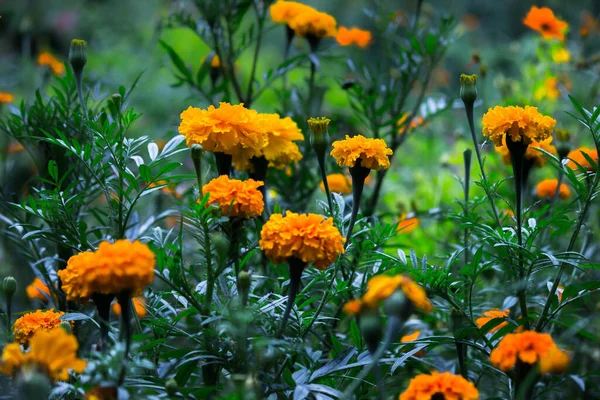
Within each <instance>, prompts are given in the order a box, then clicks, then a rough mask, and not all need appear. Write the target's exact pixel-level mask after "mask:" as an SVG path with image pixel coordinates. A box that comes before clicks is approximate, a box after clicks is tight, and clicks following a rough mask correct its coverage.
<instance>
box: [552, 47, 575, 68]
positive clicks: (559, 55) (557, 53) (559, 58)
mask: <svg viewBox="0 0 600 400" xmlns="http://www.w3.org/2000/svg"><path fill="white" fill-rule="evenodd" d="M570 60H571V53H570V52H569V50H567V49H565V48H564V47H559V48H557V49H554V50H553V51H552V61H554V62H555V63H558V64H561V63H567V62H569V61H570Z"/></svg>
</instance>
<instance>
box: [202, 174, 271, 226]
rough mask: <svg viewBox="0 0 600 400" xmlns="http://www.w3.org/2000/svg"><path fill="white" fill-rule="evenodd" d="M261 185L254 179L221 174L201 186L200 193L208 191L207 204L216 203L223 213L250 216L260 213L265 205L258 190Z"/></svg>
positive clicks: (260, 182)
mask: <svg viewBox="0 0 600 400" xmlns="http://www.w3.org/2000/svg"><path fill="white" fill-rule="evenodd" d="M263 185H264V182H262V181H255V180H254V179H248V180H246V181H240V180H237V179H230V178H229V177H228V176H227V175H221V176H219V177H218V178H215V179H213V180H212V181H210V182H208V183H207V184H206V185H204V186H203V187H202V195H203V196H206V194H207V193H209V194H210V196H209V198H208V203H207V204H217V205H218V206H219V208H220V209H221V213H222V214H223V215H229V216H230V217H244V218H252V217H256V216H259V215H261V214H262V212H263V209H264V207H265V203H264V201H263V195H262V193H261V192H260V190H258V188H259V187H261V186H263Z"/></svg>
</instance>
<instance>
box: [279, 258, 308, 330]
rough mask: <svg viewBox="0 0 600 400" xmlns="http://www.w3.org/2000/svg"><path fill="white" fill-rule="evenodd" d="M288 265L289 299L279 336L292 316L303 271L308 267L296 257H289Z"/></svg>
mask: <svg viewBox="0 0 600 400" xmlns="http://www.w3.org/2000/svg"><path fill="white" fill-rule="evenodd" d="M288 265H289V269H290V285H289V289H288V300H287V305H286V307H285V312H284V313H283V317H282V318H281V325H280V326H279V330H278V331H277V334H276V337H277V338H280V337H281V335H282V334H283V331H284V329H285V326H286V325H287V321H288V319H289V317H290V312H291V311H292V307H293V306H294V301H295V300H296V295H297V294H298V289H299V288H300V281H301V279H302V272H303V271H304V268H305V267H306V263H305V262H304V261H302V260H300V259H298V258H294V257H292V258H289V259H288Z"/></svg>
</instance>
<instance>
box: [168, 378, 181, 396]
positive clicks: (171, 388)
mask: <svg viewBox="0 0 600 400" xmlns="http://www.w3.org/2000/svg"><path fill="white" fill-rule="evenodd" d="M165 390H166V391H167V394H168V395H169V396H174V395H175V394H176V393H177V392H178V391H179V385H178V384H177V381H176V380H175V379H173V378H171V379H169V380H168V381H166V382H165Z"/></svg>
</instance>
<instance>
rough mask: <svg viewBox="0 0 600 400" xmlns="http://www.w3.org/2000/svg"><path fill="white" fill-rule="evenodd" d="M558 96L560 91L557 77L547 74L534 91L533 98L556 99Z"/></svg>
mask: <svg viewBox="0 0 600 400" xmlns="http://www.w3.org/2000/svg"><path fill="white" fill-rule="evenodd" d="M559 97H560V91H559V90H558V78H557V77H555V76H549V77H547V78H546V79H544V82H543V84H542V85H541V86H540V87H539V88H538V89H537V90H536V91H535V95H534V98H535V99H536V100H542V99H545V98H546V99H548V100H556V99H558V98H559Z"/></svg>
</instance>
